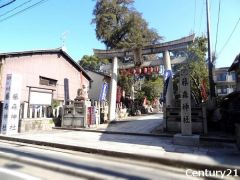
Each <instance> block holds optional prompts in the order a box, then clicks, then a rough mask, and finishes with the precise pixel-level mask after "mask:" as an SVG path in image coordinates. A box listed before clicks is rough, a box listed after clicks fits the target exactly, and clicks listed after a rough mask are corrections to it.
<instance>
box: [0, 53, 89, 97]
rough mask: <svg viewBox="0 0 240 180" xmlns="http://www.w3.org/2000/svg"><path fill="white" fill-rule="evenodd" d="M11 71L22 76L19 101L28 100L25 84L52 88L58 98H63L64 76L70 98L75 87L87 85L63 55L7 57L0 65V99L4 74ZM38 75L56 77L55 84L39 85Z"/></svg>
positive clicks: (2, 92) (3, 87)
mask: <svg viewBox="0 0 240 180" xmlns="http://www.w3.org/2000/svg"><path fill="white" fill-rule="evenodd" d="M59 54H60V53H59ZM11 73H17V74H20V75H21V76H22V79H23V80H22V92H21V93H22V95H21V102H23V101H28V93H29V92H28V90H29V89H28V88H27V87H26V86H35V87H42V88H51V89H54V90H56V91H54V97H53V98H54V99H58V100H64V78H68V80H69V96H70V99H72V100H73V99H74V98H75V97H76V95H77V89H79V88H80V87H81V86H82V84H85V85H86V86H87V87H88V86H89V81H88V80H87V79H86V78H85V76H83V77H82V78H80V76H81V75H80V72H79V71H78V70H77V69H76V68H75V67H74V66H73V65H72V64H70V63H69V62H68V61H67V60H66V59H65V57H63V56H62V55H60V56H59V55H58V54H57V53H56V54H35V55H34V54H33V55H22V56H18V57H9V58H6V59H5V60H4V62H3V65H2V72H1V79H2V82H1V91H0V100H1V101H2V100H4V93H5V82H6V75H7V74H11ZM39 76H43V77H47V78H51V79H56V80H57V86H56V87H54V86H45V85H40V84H39ZM81 80H82V81H83V82H81Z"/></svg>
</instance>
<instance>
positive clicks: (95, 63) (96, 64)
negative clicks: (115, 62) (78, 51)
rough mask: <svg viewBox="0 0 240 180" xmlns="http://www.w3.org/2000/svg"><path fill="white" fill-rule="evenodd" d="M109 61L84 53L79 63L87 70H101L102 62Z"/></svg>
mask: <svg viewBox="0 0 240 180" xmlns="http://www.w3.org/2000/svg"><path fill="white" fill-rule="evenodd" d="M107 63H109V61H108V60H107V59H101V60H100V59H99V58H98V57H96V56H94V55H91V56H88V55H84V56H83V57H82V58H81V60H79V61H78V64H79V65H80V66H82V67H83V68H84V69H86V70H91V71H99V69H100V66H101V65H102V64H107Z"/></svg>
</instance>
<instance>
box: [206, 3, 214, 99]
mask: <svg viewBox="0 0 240 180" xmlns="http://www.w3.org/2000/svg"><path fill="white" fill-rule="evenodd" d="M206 11H207V37H208V76H209V87H210V98H213V97H216V95H215V86H214V81H213V63H212V53H211V37H210V17H209V16H210V15H209V3H208V0H206Z"/></svg>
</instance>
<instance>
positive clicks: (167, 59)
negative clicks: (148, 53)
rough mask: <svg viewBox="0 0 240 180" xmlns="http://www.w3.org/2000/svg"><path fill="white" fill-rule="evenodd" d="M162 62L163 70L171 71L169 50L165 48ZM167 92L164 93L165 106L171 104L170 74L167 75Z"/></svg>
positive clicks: (171, 84)
mask: <svg viewBox="0 0 240 180" xmlns="http://www.w3.org/2000/svg"><path fill="white" fill-rule="evenodd" d="M163 63H164V70H165V71H167V70H170V71H171V72H172V67H171V60H170V54H169V51H168V50H166V51H164V53H163ZM166 90H167V93H166V107H169V106H170V107H172V106H173V82H172V74H171V75H170V77H169V81H168V86H167V89H166Z"/></svg>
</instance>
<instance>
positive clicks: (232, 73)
mask: <svg viewBox="0 0 240 180" xmlns="http://www.w3.org/2000/svg"><path fill="white" fill-rule="evenodd" d="M231 75H232V80H234V81H236V74H235V72H231Z"/></svg>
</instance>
